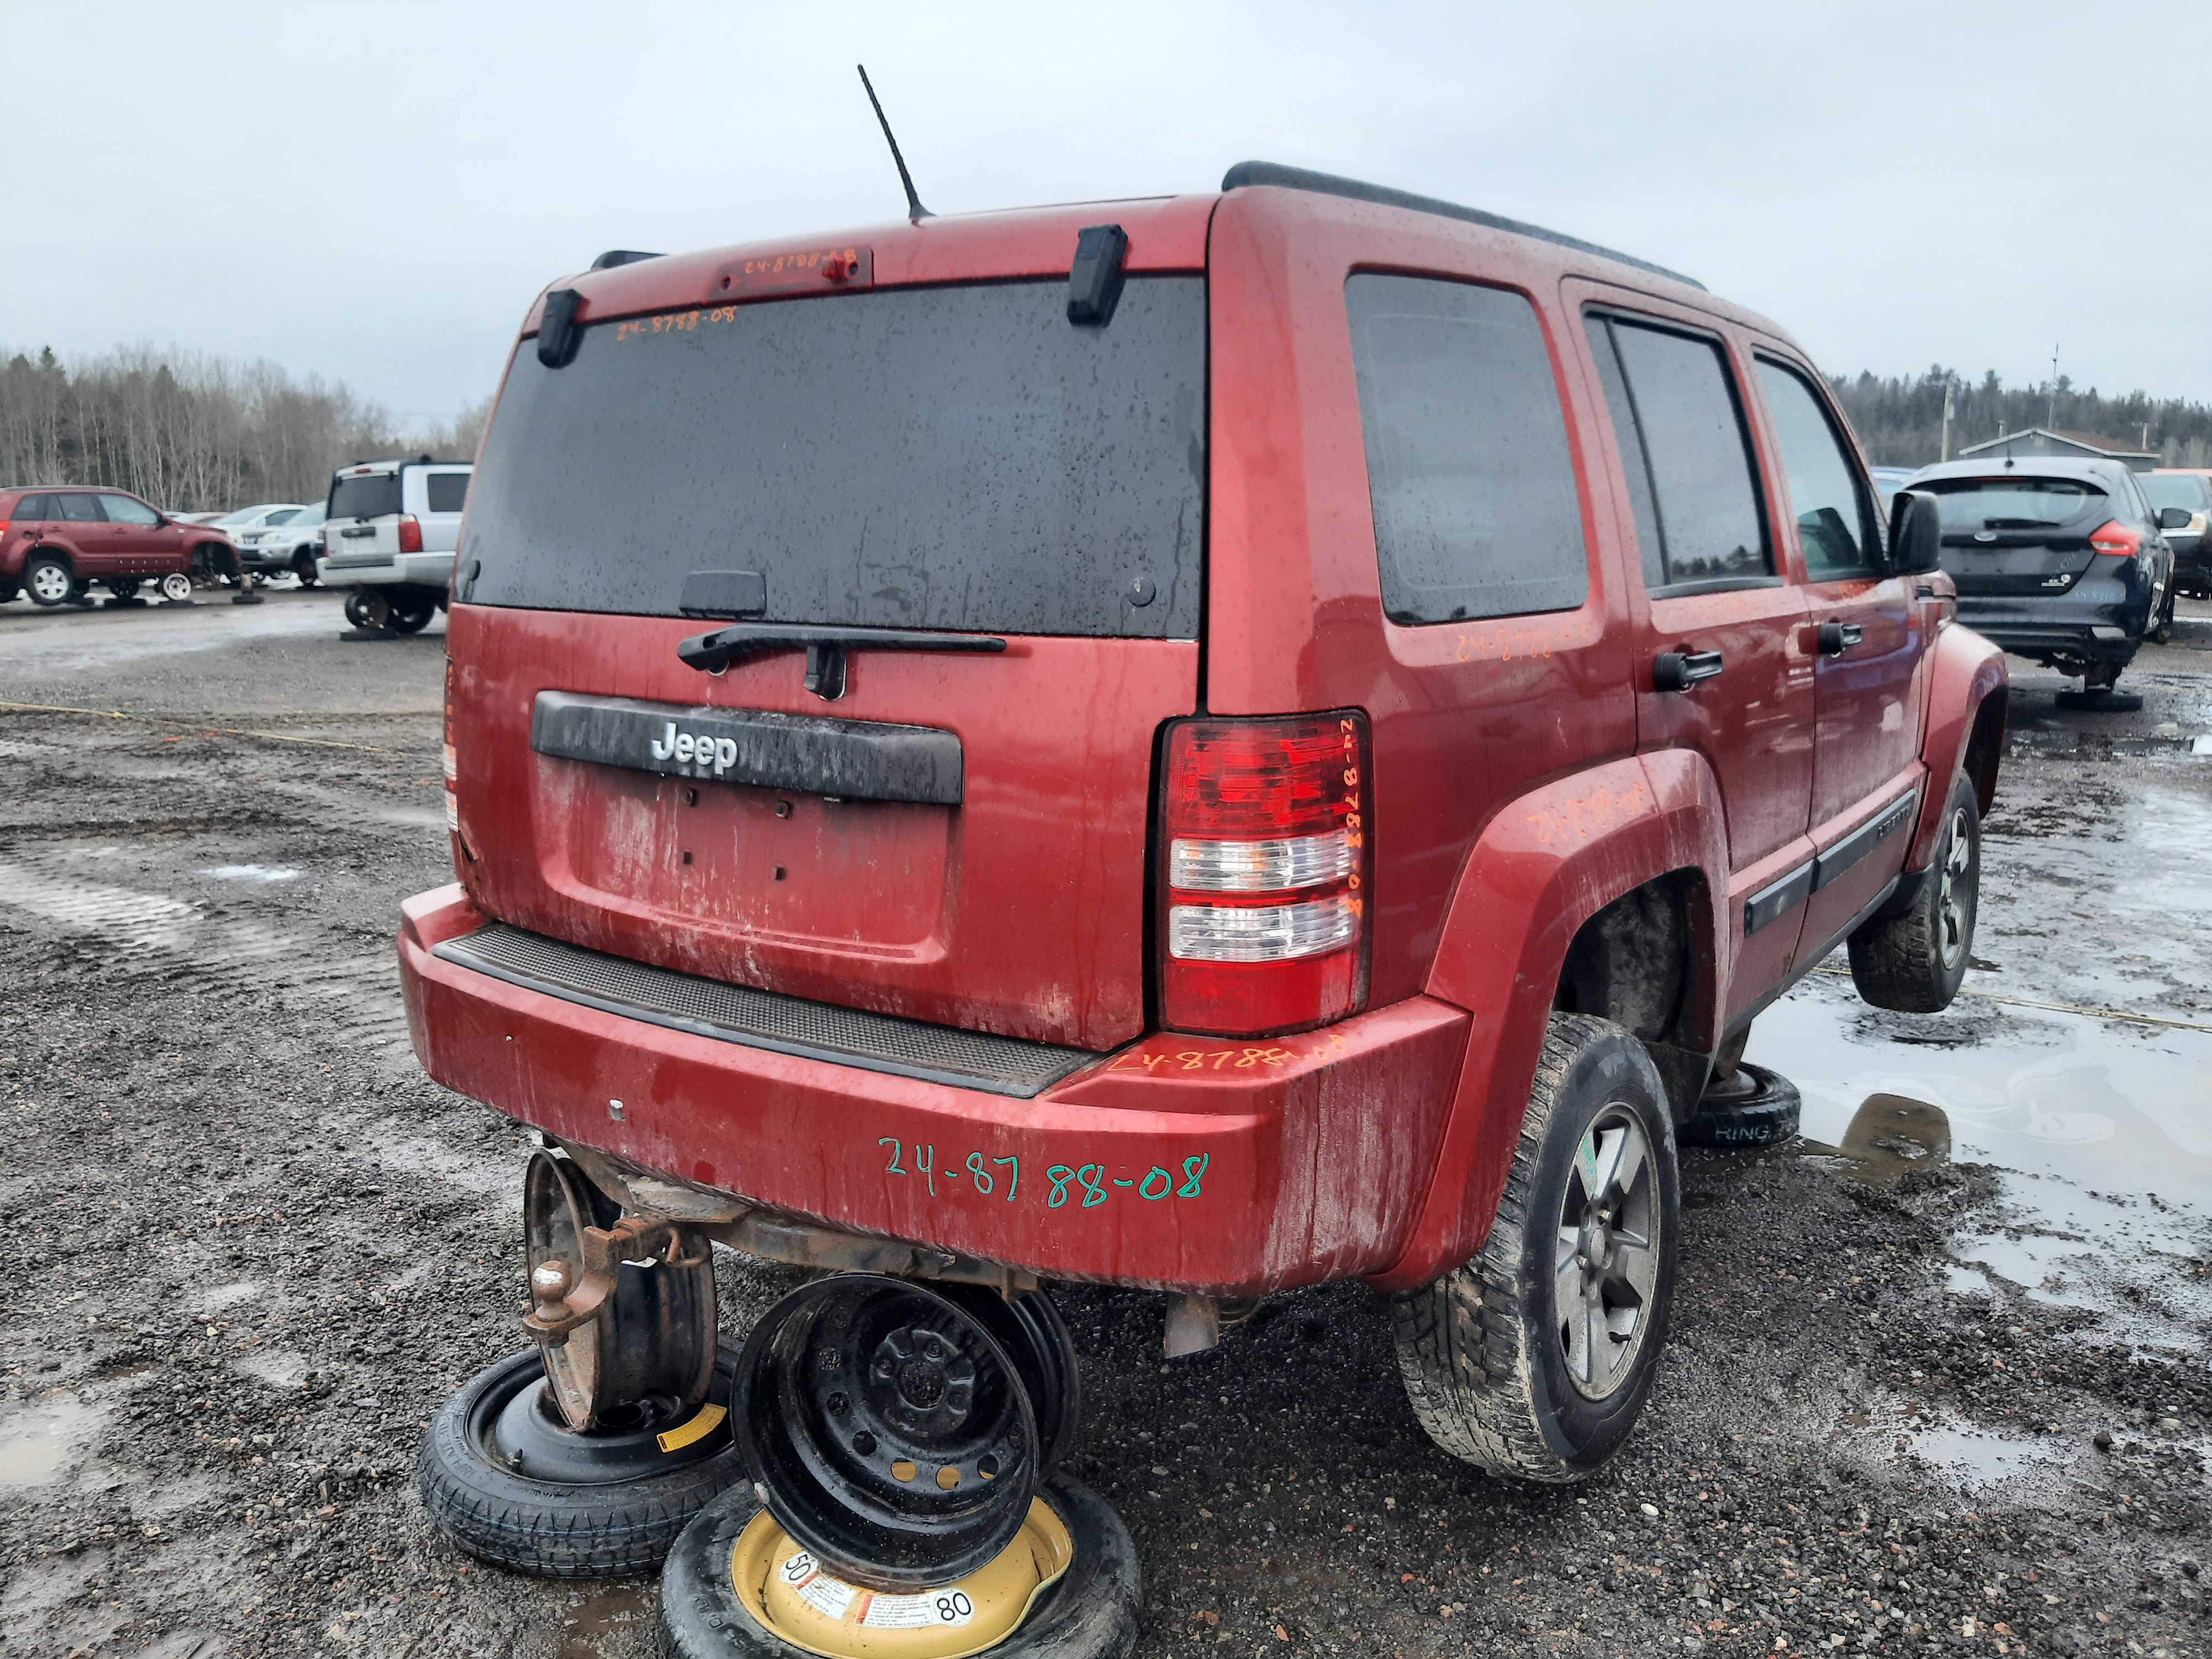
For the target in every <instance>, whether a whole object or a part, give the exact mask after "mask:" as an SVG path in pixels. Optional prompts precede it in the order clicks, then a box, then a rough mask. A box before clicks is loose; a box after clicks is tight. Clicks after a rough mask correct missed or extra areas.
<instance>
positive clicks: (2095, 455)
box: [1959, 426, 2159, 472]
mask: <svg viewBox="0 0 2212 1659" xmlns="http://www.w3.org/2000/svg"><path fill="white" fill-rule="evenodd" d="M1978 455H1986V456H1989V457H1990V458H1991V459H1996V458H1998V457H2002V456H2006V455H2058V456H2063V457H2065V458H2067V459H2072V460H2099V461H2118V462H2121V463H2123V464H2124V465H2125V466H2126V467H2127V468H2128V470H2129V471H2131V472H2148V471H2150V470H2151V468H2153V467H2154V466H2156V465H2158V464H2159V456H2158V454H2157V453H2156V452H2155V451H2153V450H2148V449H2137V448H2135V447H2133V446H2131V445H2130V444H2128V443H2127V442H2126V441H2124V440H2122V439H2118V438H2100V437H2098V436H2096V435H2094V434H2093V433H2087V432H2053V431H2051V429H2050V428H2047V427H2040V426H2031V427H2027V428H2023V429H2022V430H2021V431H2018V432H2008V433H2007V434H2005V435H2004V436H2003V437H2002V438H1990V439H1988V440H1985V441H1983V442H1981V443H1978V444H1968V445H1966V447H1964V448H1962V449H1960V452H1959V459H1960V460H1962V461H1964V460H1971V459H1973V458H1974V457H1976V456H1978Z"/></svg>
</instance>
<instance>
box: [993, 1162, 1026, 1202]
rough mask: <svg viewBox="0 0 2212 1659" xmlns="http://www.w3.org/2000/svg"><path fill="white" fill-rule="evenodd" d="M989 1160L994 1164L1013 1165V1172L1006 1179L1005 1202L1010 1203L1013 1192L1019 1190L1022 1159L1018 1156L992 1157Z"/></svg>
mask: <svg viewBox="0 0 2212 1659" xmlns="http://www.w3.org/2000/svg"><path fill="white" fill-rule="evenodd" d="M991 1162H992V1163H994V1164H1012V1165H1013V1166H1014V1172H1013V1174H1012V1176H1009V1177H1008V1178H1007V1181H1006V1202H1007V1203H1009V1204H1011V1203H1012V1202H1013V1201H1014V1194H1016V1193H1018V1192H1019V1191H1020V1190H1021V1185H1022V1161H1021V1159H1019V1158H993V1159H992V1160H991Z"/></svg>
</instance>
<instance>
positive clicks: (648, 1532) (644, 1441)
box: [416, 1343, 744, 1578]
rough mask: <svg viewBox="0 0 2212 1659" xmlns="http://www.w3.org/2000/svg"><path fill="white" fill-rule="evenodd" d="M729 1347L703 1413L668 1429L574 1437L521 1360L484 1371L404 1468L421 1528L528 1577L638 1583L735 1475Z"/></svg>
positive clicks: (533, 1353) (533, 1355)
mask: <svg viewBox="0 0 2212 1659" xmlns="http://www.w3.org/2000/svg"><path fill="white" fill-rule="evenodd" d="M737 1358H738V1348H737V1345H736V1344H734V1343H722V1344H720V1345H719V1347H718V1350H717V1352H716V1354H715V1360H714V1385H713V1388H712V1390H711V1392H710V1393H709V1395H708V1401H707V1403H706V1404H705V1405H704V1406H702V1407H701V1408H700V1409H699V1411H698V1412H697V1413H695V1414H693V1415H692V1416H690V1417H689V1418H687V1419H685V1420H684V1421H683V1422H681V1423H676V1422H670V1421H660V1420H656V1419H653V1417H652V1416H651V1414H650V1413H641V1419H640V1421H639V1422H638V1423H636V1424H635V1425H625V1426H623V1427H620V1428H618V1429H614V1430H610V1431H600V1432H594V1433H592V1434H577V1433H574V1432H573V1431H570V1430H568V1428H567V1427H566V1426H565V1425H562V1423H561V1421H560V1418H559V1415H558V1413H556V1412H555V1411H553V1410H552V1409H551V1408H550V1402H547V1401H544V1392H545V1387H544V1383H545V1366H544V1360H543V1359H541V1358H539V1355H538V1350H537V1349H535V1348H531V1349H528V1350H526V1352H521V1353H518V1354H513V1355H511V1356H509V1357H508V1358H505V1359H502V1360H500V1361H498V1362H497V1363H496V1364H492V1365H488V1366H486V1367H485V1368H484V1369H483V1370H481V1371H479V1372H477V1375H476V1376H473V1377H471V1378H470V1379H469V1381H468V1382H467V1383H464V1384H463V1385H462V1386H461V1388H460V1389H459V1390H457V1391H456V1392H455V1393H454V1395H453V1398H452V1399H450V1400H448V1401H447V1402H446V1403H445V1405H444V1406H443V1407H441V1408H440V1410H439V1412H438V1414H437V1416H436V1417H435V1418H434V1419H431V1422H430V1429H429V1432H428V1434H426V1435H425V1436H424V1437H423V1438H422V1454H421V1456H420V1458H419V1460H418V1462H417V1465H416V1468H417V1474H418V1476H419V1480H420V1484H421V1487H422V1507H423V1508H424V1509H425V1510H428V1511H429V1516H430V1521H431V1523H432V1524H433V1525H434V1526H435V1527H436V1528H438V1529H439V1530H440V1531H441V1532H442V1533H444V1534H446V1535H447V1537H448V1538H450V1539H452V1540H453V1542H454V1544H455V1545H457V1546H458V1547H460V1548H461V1549H463V1550H465V1551H466V1552H467V1553H469V1554H471V1555H473V1556H475V1557H477V1559H479V1560H483V1561H489V1562H490V1563H492V1564H493V1565H495V1566H501V1567H506V1568H508V1569H510V1570H511V1571H515V1572H524V1573H528V1574H530V1575H532V1577H538V1578H611V1577H621V1576H622V1575H623V1574H628V1573H644V1572H651V1571H653V1569H654V1568H655V1567H657V1566H659V1565H660V1562H661V1559H662V1558H663V1557H665V1555H666V1554H667V1553H668V1551H669V1547H670V1546H671V1545H672V1544H673V1543H674V1542H675V1541H676V1537H677V1534H678V1533H680V1532H682V1531H683V1530H684V1526H685V1524H686V1523H687V1522H690V1519H691V1517H692V1516H695V1515H696V1514H698V1513H699V1511H700V1510H702V1508H704V1507H705V1505H706V1504H707V1502H708V1499H710V1498H713V1497H714V1496H715V1494H717V1493H718V1492H721V1491H722V1490H723V1488H725V1487H726V1486H729V1485H730V1483H731V1482H732V1481H735V1480H742V1479H743V1477H744V1465H743V1463H742V1462H740V1460H739V1458H738V1449H737V1446H736V1443H735V1442H734V1440H733V1439H732V1436H731V1433H730V1423H729V1401H730V1392H731V1386H732V1379H733V1377H734V1376H735V1372H736V1366H737Z"/></svg>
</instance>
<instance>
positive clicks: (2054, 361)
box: [2043, 346, 2058, 432]
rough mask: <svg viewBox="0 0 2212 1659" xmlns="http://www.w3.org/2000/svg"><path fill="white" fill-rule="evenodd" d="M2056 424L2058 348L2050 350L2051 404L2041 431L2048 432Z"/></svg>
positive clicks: (2045, 413) (2054, 347)
mask: <svg viewBox="0 0 2212 1659" xmlns="http://www.w3.org/2000/svg"><path fill="white" fill-rule="evenodd" d="M2057 424H2058V348H2057V346H2053V347H2051V404H2050V406H2049V408H2048V409H2046V410H2045V412H2044V416H2043V429H2044V430H2045V432H2049V431H2051V429H2053V428H2056V427H2057Z"/></svg>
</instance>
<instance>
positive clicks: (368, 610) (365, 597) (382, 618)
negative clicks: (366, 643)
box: [345, 587, 392, 634]
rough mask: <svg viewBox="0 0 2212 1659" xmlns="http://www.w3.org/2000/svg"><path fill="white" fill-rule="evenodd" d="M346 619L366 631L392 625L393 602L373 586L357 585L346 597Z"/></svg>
mask: <svg viewBox="0 0 2212 1659" xmlns="http://www.w3.org/2000/svg"><path fill="white" fill-rule="evenodd" d="M345 619H346V620H347V621H348V622H349V623H352V624H353V625H354V626H355V627H356V628H358V629H361V630H362V632H364V633H369V634H374V633H378V632H380V631H381V630H382V629H386V628H388V627H390V626H391V625H392V602H391V601H390V600H389V599H386V598H385V597H384V595H383V594H381V593H380V592H377V591H376V590H375V589H374V588H373V587H356V588H355V589H354V590H353V592H350V593H349V594H347V595H346V597H345Z"/></svg>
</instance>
